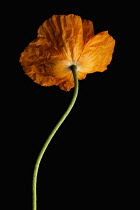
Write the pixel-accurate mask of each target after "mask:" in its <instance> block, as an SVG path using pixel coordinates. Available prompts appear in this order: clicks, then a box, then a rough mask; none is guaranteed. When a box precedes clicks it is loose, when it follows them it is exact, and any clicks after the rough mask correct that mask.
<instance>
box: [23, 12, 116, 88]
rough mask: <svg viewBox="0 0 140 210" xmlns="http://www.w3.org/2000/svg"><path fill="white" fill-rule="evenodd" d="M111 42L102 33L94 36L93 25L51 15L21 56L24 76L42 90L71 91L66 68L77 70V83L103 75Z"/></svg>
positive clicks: (109, 53)
mask: <svg viewBox="0 0 140 210" xmlns="http://www.w3.org/2000/svg"><path fill="white" fill-rule="evenodd" d="M114 46H115V40H114V39H113V38H112V36H110V35H109V34H108V31H103V32H101V33H98V34H97V35H94V28H93V23H92V22H91V21H90V20H82V19H81V17H80V16H77V15H73V14H70V15H53V16H52V17H51V18H49V19H48V20H46V21H45V22H44V23H43V24H42V25H41V26H40V27H39V29H38V35H37V38H36V39H35V40H33V41H32V42H31V43H30V44H29V45H28V46H27V47H26V48H25V50H24V51H23V52H22V53H21V57H20V63H21V65H22V67H23V70H24V71H25V73H26V74H27V75H28V76H29V77H30V78H31V79H32V80H33V81H34V82H36V83H38V84H40V85H42V86H52V85H58V86H59V87H60V88H61V89H62V90H65V91H69V90H70V89H71V88H72V87H74V79H73V74H72V71H71V69H70V66H71V65H73V64H75V65H76V66H77V75H78V79H79V80H82V79H84V78H85V77H86V75H87V74H89V73H94V72H103V71H105V70H106V69H107V65H109V63H110V62H111V59H112V53H113V51H114Z"/></svg>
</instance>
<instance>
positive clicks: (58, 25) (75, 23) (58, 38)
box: [38, 14, 83, 61]
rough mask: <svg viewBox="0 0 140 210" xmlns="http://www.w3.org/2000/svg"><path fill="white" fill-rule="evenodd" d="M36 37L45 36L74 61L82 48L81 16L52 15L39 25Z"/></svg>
mask: <svg viewBox="0 0 140 210" xmlns="http://www.w3.org/2000/svg"><path fill="white" fill-rule="evenodd" d="M38 37H43V38H46V39H47V41H48V42H50V43H51V44H52V45H53V46H54V47H55V48H56V49H58V50H59V51H60V52H61V53H62V54H63V55H64V56H65V57H66V58H67V59H68V60H69V61H76V60H78V58H79V56H80V54H81V52H82V50H83V28H82V20H81V17H80V16H77V15H73V14H70V15H53V16H52V17H51V18H49V19H48V20H46V21H45V22H44V23H43V24H42V25H41V26H40V27H39V29H38Z"/></svg>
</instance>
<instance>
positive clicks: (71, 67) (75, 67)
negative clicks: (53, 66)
mask: <svg viewBox="0 0 140 210" xmlns="http://www.w3.org/2000/svg"><path fill="white" fill-rule="evenodd" d="M69 69H71V70H72V71H73V70H74V69H75V70H77V66H76V65H75V64H72V65H71V66H69Z"/></svg>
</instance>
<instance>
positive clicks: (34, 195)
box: [32, 65, 79, 210]
mask: <svg viewBox="0 0 140 210" xmlns="http://www.w3.org/2000/svg"><path fill="white" fill-rule="evenodd" d="M70 69H71V70H72V73H73V77H74V83H75V88H74V93H73V97H72V100H71V102H70V104H69V106H68V108H67V110H66V111H65V113H64V114H63V116H62V117H61V119H60V120H59V121H58V123H57V124H56V126H55V127H54V129H53V130H52V132H51V133H50V135H49V137H48V138H47V140H46V142H45V144H44V145H43V147H42V149H41V151H40V153H39V155H38V158H37V161H36V164H35V167H34V172H33V182H32V202H33V203H32V205H33V208H32V210H37V174H38V169H39V165H40V162H41V159H42V157H43V154H44V152H45V150H46V149H47V147H48V145H49V143H50V141H51V139H52V138H53V136H54V135H55V133H56V131H57V130H58V128H59V127H60V126H61V124H62V123H63V122H64V120H65V119H66V117H67V116H68V114H69V113H70V111H71V109H72V107H73V105H74V103H75V101H76V98H77V95H78V89H79V84H78V78H77V73H76V70H77V66H76V65H72V66H70Z"/></svg>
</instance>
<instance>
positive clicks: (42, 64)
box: [20, 38, 72, 86]
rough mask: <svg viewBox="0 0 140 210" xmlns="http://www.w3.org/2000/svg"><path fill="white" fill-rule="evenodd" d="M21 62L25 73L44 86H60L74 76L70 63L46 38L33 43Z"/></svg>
mask: <svg viewBox="0 0 140 210" xmlns="http://www.w3.org/2000/svg"><path fill="white" fill-rule="evenodd" d="M20 62H21V65H22V67H23V70H24V71H25V73H26V74H27V75H28V76H29V77H30V78H31V79H32V80H33V81H34V82H36V83H38V84H40V85H42V86H51V85H59V84H60V83H61V82H63V81H65V80H66V79H67V78H69V77H70V76H69V75H71V74H72V73H71V71H70V70H69V69H68V61H67V60H66V59H65V57H64V56H63V55H62V54H61V53H60V52H59V51H58V50H56V49H55V48H53V47H52V46H51V47H50V45H49V43H48V42H47V40H46V39H45V38H37V39H35V40H34V41H32V42H31V43H30V44H29V45H28V46H27V47H26V48H25V50H24V51H23V52H22V54H21V57H20Z"/></svg>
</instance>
